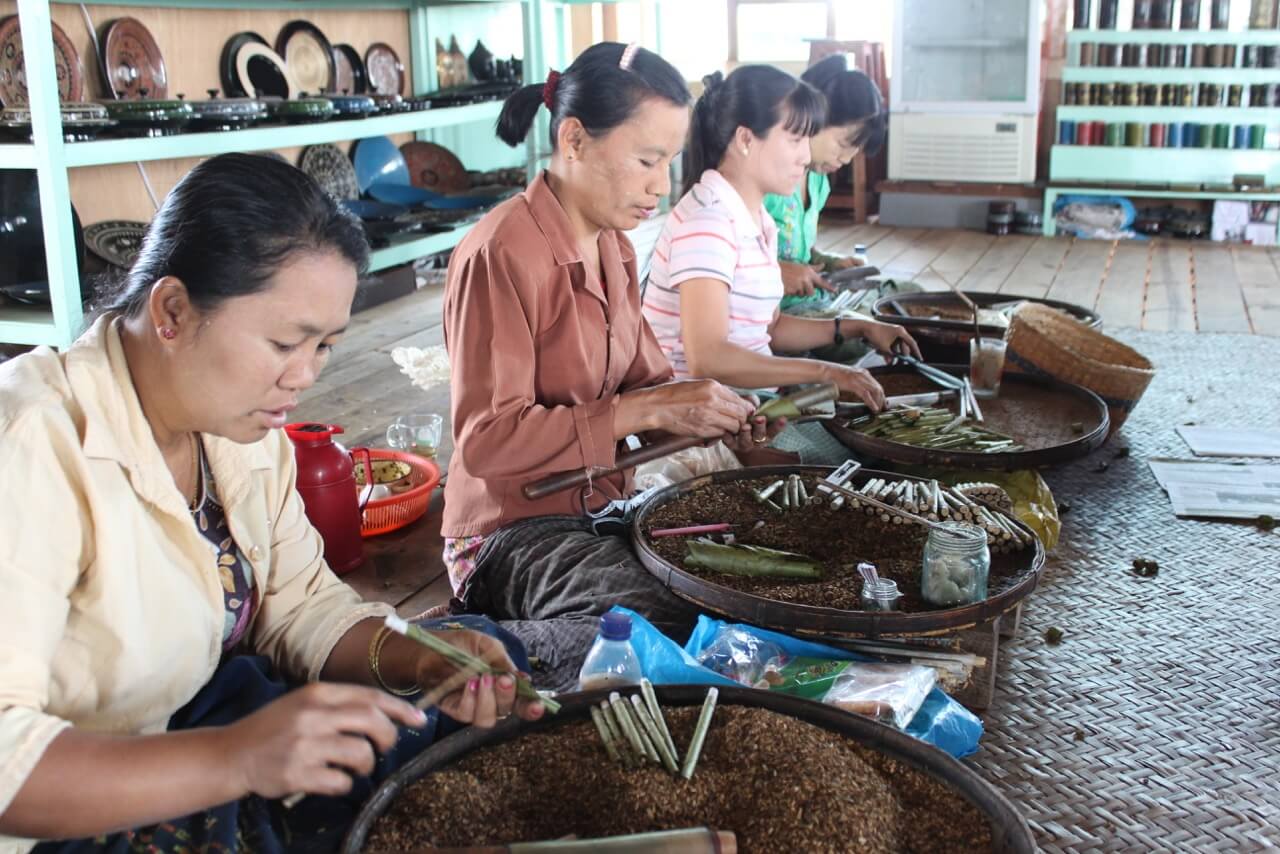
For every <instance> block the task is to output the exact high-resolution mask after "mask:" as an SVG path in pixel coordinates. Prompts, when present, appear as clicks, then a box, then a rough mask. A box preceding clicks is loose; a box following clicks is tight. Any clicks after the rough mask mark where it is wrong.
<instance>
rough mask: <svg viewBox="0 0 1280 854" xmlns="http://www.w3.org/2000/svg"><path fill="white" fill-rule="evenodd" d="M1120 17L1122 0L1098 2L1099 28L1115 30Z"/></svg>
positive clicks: (1102, 0) (1101, 0)
mask: <svg viewBox="0 0 1280 854" xmlns="http://www.w3.org/2000/svg"><path fill="white" fill-rule="evenodd" d="M1119 18H1120V0H1100V2H1099V3H1098V29H1100V30H1114V29H1115V28H1116V24H1117V22H1118V20H1119Z"/></svg>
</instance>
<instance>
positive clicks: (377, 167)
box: [351, 136, 409, 193]
mask: <svg viewBox="0 0 1280 854" xmlns="http://www.w3.org/2000/svg"><path fill="white" fill-rule="evenodd" d="M351 160H352V162H353V163H354V164H355V167H356V183H357V184H358V185H359V187H360V192H362V193H366V192H368V191H369V188H370V187H371V186H373V185H374V184H379V183H381V184H401V185H404V186H406V187H408V186H409V166H408V164H407V163H405V162H404V155H403V154H401V153H400V149H399V148H396V144H395V143H394V142H392V141H391V140H390V139H389V138H387V137H385V136H373V137H369V138H368V139H362V140H360V141H358V142H357V143H356V144H355V148H354V150H353V153H352V156H351Z"/></svg>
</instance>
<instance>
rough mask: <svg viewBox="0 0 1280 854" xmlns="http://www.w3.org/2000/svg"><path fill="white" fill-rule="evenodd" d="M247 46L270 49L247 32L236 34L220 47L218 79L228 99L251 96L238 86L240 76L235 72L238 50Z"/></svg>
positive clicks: (263, 41)
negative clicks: (260, 46)
mask: <svg viewBox="0 0 1280 854" xmlns="http://www.w3.org/2000/svg"><path fill="white" fill-rule="evenodd" d="M247 44H260V45H262V46H264V47H270V45H268V44H267V40H266V39H264V38H263V37H262V36H260V35H258V34H257V33H251V32H248V31H245V32H243V33H236V34H235V35H234V36H232V37H231V38H229V39H227V43H226V44H224V45H223V46H222V56H221V57H220V58H219V59H218V79H219V80H220V81H221V82H222V91H223V92H224V93H225V94H226V96H227V97H228V98H246V97H249V96H250V95H251V93H250V92H248V91H246V90H245V88H244V87H243V86H241V85H240V74H239V73H238V72H237V71H236V57H237V56H238V55H239V53H240V48H242V47H244V46H245V45H247Z"/></svg>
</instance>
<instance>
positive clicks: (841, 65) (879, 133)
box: [800, 53, 888, 156]
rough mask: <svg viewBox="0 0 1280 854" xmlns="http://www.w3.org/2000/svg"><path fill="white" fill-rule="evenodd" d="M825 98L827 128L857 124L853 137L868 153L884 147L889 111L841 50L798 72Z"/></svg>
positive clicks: (880, 96) (879, 96)
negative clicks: (851, 66) (887, 111)
mask: <svg viewBox="0 0 1280 854" xmlns="http://www.w3.org/2000/svg"><path fill="white" fill-rule="evenodd" d="M800 79H801V80H803V81H805V82H806V83H808V84H810V85H811V86H813V87H814V88H815V89H817V90H818V91H819V92H821V93H822V94H823V95H825V96H826V98H827V127H834V126H838V125H853V124H856V125H857V126H858V127H857V130H856V132H855V133H854V138H853V140H852V142H853V144H854V145H856V146H858V147H859V148H861V149H862V150H863V151H864V152H866V153H867V154H868V155H871V156H874V155H875V154H876V153H877V152H879V151H880V149H881V147H883V146H884V140H885V132H886V124H887V119H888V114H887V113H886V111H885V108H884V97H883V95H882V94H881V93H880V87H878V86H876V84H875V83H874V82H873V81H872V79H871V78H870V77H868V76H867V75H866V74H864V73H862V72H861V71H859V70H858V69H856V68H855V69H850V68H849V62H848V59H847V58H846V57H845V55H844V54H843V53H836V54H832V55H831V56H828V57H827V58H826V59H824V60H822V61H821V62H816V63H814V64H813V65H811V66H809V68H808V69H806V70H805V72H804V74H802V75H800Z"/></svg>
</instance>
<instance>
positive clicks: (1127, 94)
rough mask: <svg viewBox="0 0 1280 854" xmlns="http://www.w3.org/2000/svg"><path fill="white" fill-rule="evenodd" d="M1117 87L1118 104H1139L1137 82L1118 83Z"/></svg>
mask: <svg viewBox="0 0 1280 854" xmlns="http://www.w3.org/2000/svg"><path fill="white" fill-rule="evenodd" d="M1115 87H1116V88H1115V102H1116V104H1117V105H1119V106H1122V107H1136V106H1138V84H1137V83H1117V84H1115Z"/></svg>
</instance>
